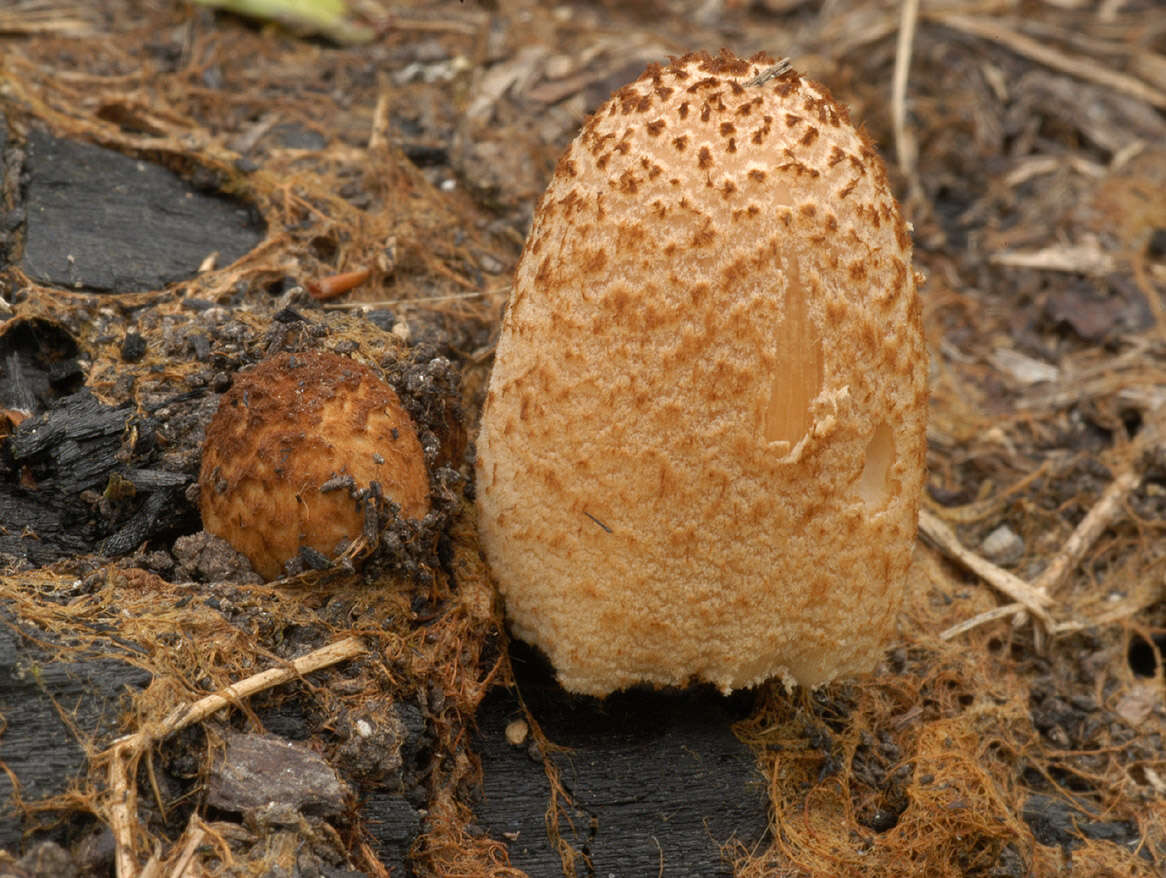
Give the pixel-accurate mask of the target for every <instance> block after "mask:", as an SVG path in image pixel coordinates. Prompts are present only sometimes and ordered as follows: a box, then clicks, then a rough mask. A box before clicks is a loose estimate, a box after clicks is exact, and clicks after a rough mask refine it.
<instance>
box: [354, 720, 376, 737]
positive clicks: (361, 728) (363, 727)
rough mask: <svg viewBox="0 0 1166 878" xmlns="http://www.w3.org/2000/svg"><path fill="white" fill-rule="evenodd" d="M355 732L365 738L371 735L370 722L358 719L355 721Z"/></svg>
mask: <svg viewBox="0 0 1166 878" xmlns="http://www.w3.org/2000/svg"><path fill="white" fill-rule="evenodd" d="M356 733H357V734H358V735H360V736H361V737H362V738H367V737H370V736H371V735H372V724H371V723H369V721H368V720H366V719H358V720H357V721H356Z"/></svg>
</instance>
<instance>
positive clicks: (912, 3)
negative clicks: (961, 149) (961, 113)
mask: <svg viewBox="0 0 1166 878" xmlns="http://www.w3.org/2000/svg"><path fill="white" fill-rule="evenodd" d="M918 23H919V0H903V5H902V9H901V15H900V19H899V38H898V42H897V44H896V46H895V73H894V77H893V79H892V80H891V119H892V123H893V125H894V130H895V157H896V158H897V159H898V162H899V169H900V170H901V171H902V172H903V173H904V174H905V175H906V177H907V180H908V181H909V183H910V186H911V194H912V196H913V197H915V196H918V195H921V194H922V191H923V190H922V187H921V186H920V184H919V178H918V176H917V175H916V173H915V161H916V159H917V158H918V144H917V143H916V141H915V135H914V133H912V132H911V131H909V130H908V129H907V80H908V78H909V75H910V70H911V47H912V45H913V44H914V42H915V31H916V27H917V25H918Z"/></svg>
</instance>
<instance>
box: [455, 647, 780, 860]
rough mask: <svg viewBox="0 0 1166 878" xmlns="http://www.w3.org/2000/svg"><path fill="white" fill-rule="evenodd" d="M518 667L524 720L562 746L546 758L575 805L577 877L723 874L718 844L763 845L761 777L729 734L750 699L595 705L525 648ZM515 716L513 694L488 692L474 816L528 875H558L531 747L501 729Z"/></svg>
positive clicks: (665, 697)
mask: <svg viewBox="0 0 1166 878" xmlns="http://www.w3.org/2000/svg"><path fill="white" fill-rule="evenodd" d="M514 664H515V668H516V675H517V677H518V690H519V692H521V694H522V698H523V700H524V701H525V702H526V704H527V706H528V708H529V709H530V711H531V715H532V716H533V717H534V718H535V721H536V722H537V723H538V725H539V726H541V728H542V730H543V732H544V734H545V735H546V737H547V738H548V739H549V741H550V742H551V743H552V744H553V745H555V747H556V748H560V747H561V748H565V749H562V750H558V749H555V750H553V751H552V754H551V759H552V761H553V762H554V764H555V766H556V767H557V769H558V772H559V778H560V781H561V783H562V786H563V788H564V789H565V790H566V792H567V793H568V794H569V796H570V797H571V802H570V803H568V804H566V806H565V808H564V816H563V818H561V819H560V821H559V832H560V834H561V837H562V838H563V839H564V840H565V841H567V842H568V843H569V844H571V846H572V847H574V848H575V849H576V851H578V852H579V853H580V854H582V857H581V858H580V860H579V862H578V863H577V864H576V868H577V870H578V874H579V875H580V876H595V878H608V876H613V875H614V876H619V878H624V876H627V878H632V876H646V875H657V874H662V875H665V876H669V878H687V876H691V878H713V876H728V875H731V874H732V869H731V868H730V866H729V864H728V863H727V862H726V861H725V859H724V857H723V855H722V846H723V845H724V844H725V843H726V842H729V841H730V840H731V839H736V840H737V841H739V842H741V843H743V844H744V845H745V846H746V847H750V848H751V847H752V846H753V845H754V844H756V843H757V842H758V841H759V840H760V839H761V837H762V836H763V834H764V832H765V827H766V825H767V812H766V794H765V788H764V780H763V778H762V776H761V774H760V773H759V772H758V770H757V768H756V762H755V759H754V757H753V754H752V753H751V752H750V751H749V749H748V748H747V747H746V746H745V745H744V744H743V743H742V742H741V741H740V740H738V739H737V737H736V736H735V735H734V734H733V731H732V724H733V722H734V721H736V720H738V719H741V718H743V717H744V716H745V715H746V714H747V713H748V711H749V709H750V708H751V706H752V697H751V696H750V695H749V693H740V694H738V695H735V696H732V697H728V698H726V697H724V696H722V695H720V694H719V693H717V692H716V691H715V690H713V689H711V688H707V687H705V688H699V689H695V690H691V691H685V692H654V691H650V690H646V689H636V690H632V691H628V692H622V693H617V694H615V695H612V696H609V697H608V698H606V699H603V700H599V699H595V698H588V697H581V696H573V695H570V694H568V693H567V692H565V691H564V690H563V689H562V688H561V687H560V686H559V685H558V684H557V683H556V682H555V681H554V679H553V678H552V676H551V674H550V671H549V669H548V668H547V666H546V664H545V662H544V661H543V660H542V659H541V658H540V657H539V656H537V655H535V654H534V653H533V652H532V651H531V650H529V649H527V648H525V647H523V646H521V645H518V646H516V647H515V662H514ZM522 716H523V713H522V709H521V705H520V703H519V700H518V694H517V693H516V692H514V691H510V692H507V691H502V690H498V691H496V692H494V693H493V694H492V695H491V696H489V697H488V698H487V699H486V701H485V703H484V704H483V706H482V707H481V709H480V710H479V713H478V727H479V736H478V739H477V741H476V742H475V749H476V750H477V751H478V752H479V753H480V754H481V759H482V775H483V780H482V798H481V801H480V802H479V803H478V804H477V805H476V807H475V812H476V814H477V816H478V819H479V820H480V821H481V823H482V824H483V826H484V827H485V828H486V830H487V831H488V832H489V833H490V834H491V835H492V836H494V837H495V838H498V839H499V840H504V841H506V842H507V845H508V848H509V851H510V861H511V863H512V864H513V865H515V866H517V867H518V868H520V869H523V870H524V871H526V872H527V873H528V874H529V875H531V876H553V875H560V874H562V865H561V862H560V859H559V855H558V853H557V852H556V850H555V848H554V846H553V845H552V844H551V842H550V840H549V839H548V835H547V828H546V814H547V806H548V804H549V802H550V786H549V782H548V780H547V776H546V773H545V771H544V767H543V762H542V756H541V754H540V750H539V748H538V744H537V743H536V742H535V741H534V739H533V736H532V737H528V738H527V740H526V741H524V742H523V743H522V744H521V745H519V746H514V745H512V744H511V743H509V742H508V741H507V738H506V727H507V725H508V724H509V723H510V722H512V721H513V720H515V719H518V718H521V717H522ZM661 869H663V871H662V872H661V871H660V870H661Z"/></svg>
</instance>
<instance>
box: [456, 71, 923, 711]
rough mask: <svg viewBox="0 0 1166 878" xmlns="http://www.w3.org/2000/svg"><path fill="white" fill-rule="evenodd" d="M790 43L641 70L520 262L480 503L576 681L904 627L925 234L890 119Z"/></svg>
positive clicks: (810, 650)
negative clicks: (850, 107) (874, 116)
mask: <svg viewBox="0 0 1166 878" xmlns="http://www.w3.org/2000/svg"><path fill="white" fill-rule="evenodd" d="M773 64H774V62H773V60H772V59H770V58H767V57H765V56H763V55H759V56H756V57H754V58H751V59H748V60H743V59H739V58H736V57H734V56H732V55H730V54H727V53H722V54H721V55H720V56H710V55H708V54H705V53H701V54H694V55H688V56H685V57H683V58H680V59H677V60H674V61H673V62H672V63H671V64H669V65H667V66H665V67H660V66H653V67H650V68H649V69H648V70H647V71H646V72H645V73H644V74H643V75H642V76H640V78H639V79H637V80H636V81H635V82H633V83H631V84H630V85H628V86H626V87H624V88H622V89H621V90H620V91H618V92H616V93H615V94H614V95H613V96H612V98H611V99H610V100H609V101H608V102H607V103H605V104H604V105H603V106H602V107H600V109H599V110H598V111H597V112H596V113H595V115H594V116H592V117H591V118H590V119H589V120H588V121H587V123H586V124H585V126H584V128H583V130H582V132H581V133H580V134H579V136H578V137H577V138H576V140H575V141H574V142H573V143H572V144H571V146H570V147H569V149H568V150H567V152H566V154H565V155H564V156H563V157H562V159H561V160H560V161H559V163H558V166H557V169H556V171H555V174H554V177H553V179H552V180H551V182H550V185H549V187H548V189H547V191H546V194H545V195H544V196H543V198H542V201H541V203H540V205H539V207H538V210H537V212H536V215H535V218H534V224H533V227H532V229H531V232H530V236H529V238H528V240H527V242H526V247H525V250H524V252H523V256H522V259H521V261H520V264H519V266H518V269H517V273H516V277H515V284H514V291H513V295H512V298H511V301H510V303H509V308H508V311H507V314H506V317H505V320H504V323H503V327H502V332H501V337H500V339H499V342H498V347H497V353H496V358H495V364H494V371H493V374H492V376H491V381H490V386H489V390H488V394H487V400H486V404H485V407H484V411H483V415H482V425H481V433H480V436H479V439H478V444H477V496H478V513H479V527H480V533H481V538H482V544H483V546H484V549H485V553H486V556H487V559H488V561H489V563H490V566H491V569H492V570H493V573H494V576H495V577H496V579H497V582H498V586H499V588H500V590H501V593H502V595H503V597H504V599H505V604H506V612H507V615H508V618H509V622H510V625H511V628H512V630H513V631H514V633H515V634H516V635H517V636H518V637H520V638H521V639H523V640H526V641H529V642H531V643H533V644H535V645H537V646H538V647H539V648H541V649H542V650H543V651H544V652H545V653H546V654H547V655H548V656H549V658H550V660H551V662H552V663H553V665H554V666H555V668H556V671H557V673H558V677H559V680H560V682H561V683H562V684H563V685H564V686H565V687H566V688H567V689H569V690H573V691H577V692H582V693H590V694H595V695H603V694H605V693H608V692H611V691H613V690H617V689H621V688H624V687H627V686H629V685H632V684H635V683H639V682H647V683H651V684H656V685H684V684H686V683H688V682H691V681H693V680H706V681H710V682H712V683H714V684H716V685H717V686H718V687H720V688H721V689H722V690H725V691H728V690H731V689H735V688H738V687H744V686H749V685H752V684H755V683H757V682H759V681H762V680H764V679H766V678H769V677H772V676H775V675H780V676H783V677H785V678H786V679H790V678H792V679H794V680H797V681H799V682H800V683H802V684H804V685H816V684H820V683H823V682H826V681H829V680H831V679H833V678H835V677H837V676H839V675H849V674H854V673H859V672H864V671H868V670H870V669H871V668H872V666H873V665H874V664H875V662H876V661H877V659H878V657H879V656H880V654H881V652H882V650H883V649H884V647H885V645H886V643H887V641H888V639H889V638H890V637H891V636H893V633H894V631H895V618H896V614H897V613H898V611H899V609H900V605H901V602H902V594H903V580H904V574H905V571H906V569H907V567H908V564H909V563H910V559H911V552H912V546H913V542H914V535H915V527H916V515H917V508H918V501H919V495H920V491H921V488H922V480H923V471H924V450H925V448H924V446H925V421H926V411H927V381H926V376H927V352H926V348H925V345H924V340H923V332H922V326H921V319H920V307H919V300H918V297H917V295H916V289H915V275H914V273H913V271H912V268H911V240H910V237H909V234H908V230H907V227H906V224H905V223H904V221H903V218H902V216H901V214H900V210H899V206H898V204H897V203H896V201H895V198H894V197H893V195H892V193H891V190H890V186H889V184H888V181H887V175H886V171H885V168H884V166H883V163H882V161H881V160H880V159H879V157H878V155H877V154H876V152H875V149H874V146H873V145H872V143H871V142H870V140H869V139H868V138H867V137H866V136H865V135H864V134H863V133H862V132H861V131H859V130H856V129H855V127H854V126H853V125H852V124H851V123H850V121H849V119H848V116H847V112H846V110H845V109H844V108H843V107H841V106H840V105H838V104H837V103H836V102H835V101H834V100H833V99H832V98H831V96H830V94H829V93H828V92H827V91H826V89H825V88H823V87H822V86H820V85H817V84H815V83H813V82H810V81H809V80H807V79H805V78H803V77H802V76H800V75H798V74H797V73H796V72H794V71H792V70H786V71H785V72H780V73H778V74H777V75H771V76H768V77H767V76H766V75H765V74H766V72H767V70H768V69H770V68H772V65H773ZM770 72H772V70H770Z"/></svg>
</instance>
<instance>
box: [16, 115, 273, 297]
mask: <svg viewBox="0 0 1166 878" xmlns="http://www.w3.org/2000/svg"><path fill="white" fill-rule="evenodd" d="M26 150H27V151H26V158H25V163H24V172H25V175H26V181H27V182H26V184H25V186H24V190H25V192H26V195H25V204H24V215H25V218H26V220H25V235H24V253H23V258H22V260H21V263H20V264H21V267H22V268H23V269H24V270H25V272H27V273H28V275H29V277H32V278H34V279H35V280H37V281H40V282H41V283H46V284H55V285H59V286H61V287H64V288H65V289H78V290H92V291H97V292H114V293H127V292H137V291H140V290H151V289H158V288H161V287H164V286H165V285H166V284H169V283H174V282H175V281H180V280H184V279H186V278H190V277H193V276H194V274H195V273H196V272H197V271H198V268H199V266H200V265H201V264H202V262H203V260H205V259H206V258H207V257H208V256H210V255H211V254H213V253H217V254H218V260H217V261H218V264H220V265H225V264H228V263H230V262H233V261H234V260H236V259H238V258H239V257H240V256H242V255H244V254H245V253H247V252H248V251H249V250H250V249H251V248H252V247H254V246H255V245H256V244H258V243H259V241H260V240H261V239H262V228H261V223H260V222H259V220H258V218H257V216H256V214H255V212H254V211H253V210H252V209H251V208H250V207H248V206H247V205H246V204H244V203H242V202H239V201H235V200H233V199H230V198H226V197H224V196H222V195H219V194H217V193H214V192H206V191H201V190H200V189H199V188H198V187H197V186H194V185H192V184H191V183H189V182H187V181H186V180H183V179H182V178H181V177H179V176H178V175H176V174H174V173H173V172H171V171H170V170H168V169H166V168H163V167H160V166H159V165H157V164H153V163H151V162H148V161H142V160H139V159H136V158H132V157H130V156H126V155H122V154H121V153H118V152H114V151H112V150H109V149H104V148H102V147H99V146H94V145H92V144H88V143H80V142H78V141H75V140H68V139H63V138H57V137H53V136H52V135H50V134H48V133H46V132H44V131H41V130H36V129H34V130H32V131H31V132H29V136H28V142H27V146H26ZM205 182H206V183H207V184H211V183H213V182H214V181H212V180H210V179H208V180H206V181H205Z"/></svg>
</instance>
